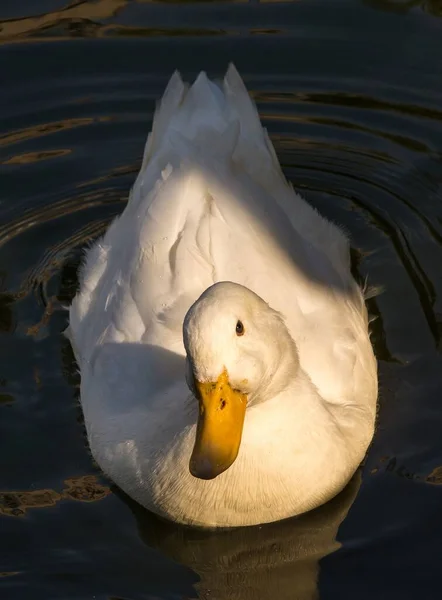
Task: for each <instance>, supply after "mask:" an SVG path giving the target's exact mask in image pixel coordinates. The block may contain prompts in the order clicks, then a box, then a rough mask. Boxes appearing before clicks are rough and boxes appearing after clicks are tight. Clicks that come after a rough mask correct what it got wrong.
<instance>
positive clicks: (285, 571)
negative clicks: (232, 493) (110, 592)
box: [126, 472, 361, 600]
mask: <svg viewBox="0 0 442 600" xmlns="http://www.w3.org/2000/svg"><path fill="white" fill-rule="evenodd" d="M360 483H361V476H360V472H357V473H356V475H355V476H354V477H353V479H352V480H351V482H350V483H349V485H348V486H347V487H346V488H345V489H344V490H343V492H341V494H339V496H337V497H336V498H334V499H333V500H332V501H331V502H329V503H328V504H326V505H324V506H322V507H320V508H318V509H317V510H315V511H313V512H311V513H309V514H306V515H303V516H301V517H299V518H295V519H288V520H286V521H280V522H279V523H271V524H269V525H263V526H261V527H245V528H239V529H232V530H224V531H219V532H211V531H202V530H194V529H191V528H186V527H180V526H176V525H174V524H172V523H169V522H166V521H162V520H160V519H158V518H157V517H156V516H154V515H151V514H150V513H148V512H147V511H145V510H144V509H142V508H141V507H140V506H138V505H137V504H135V503H134V502H132V501H131V500H127V499H126V502H128V504H129V505H130V507H131V509H132V511H133V512H134V514H135V516H136V519H137V523H138V528H139V531H140V535H141V537H142V539H143V540H144V541H145V542H146V543H147V544H148V545H149V546H153V547H154V548H157V549H159V550H161V552H163V553H164V554H165V555H166V556H168V557H170V558H172V559H173V560H175V561H177V562H179V563H181V564H183V565H185V566H187V567H190V568H191V569H192V570H194V571H195V572H196V573H197V574H198V575H199V576H200V578H201V581H200V582H199V583H198V584H197V586H196V588H197V591H198V595H199V597H200V598H211V599H213V600H314V599H316V598H318V597H319V595H318V591H317V580H318V574H319V560H320V559H321V558H322V557H324V556H326V555H327V554H329V553H331V552H333V551H335V550H337V549H338V548H339V547H340V544H339V543H338V542H337V541H336V535H337V532H338V527H339V525H340V524H341V522H342V521H343V519H344V518H345V516H346V515H347V512H348V510H349V509H350V506H351V504H352V503H353V501H354V499H355V497H356V494H357V492H358V489H359V486H360Z"/></svg>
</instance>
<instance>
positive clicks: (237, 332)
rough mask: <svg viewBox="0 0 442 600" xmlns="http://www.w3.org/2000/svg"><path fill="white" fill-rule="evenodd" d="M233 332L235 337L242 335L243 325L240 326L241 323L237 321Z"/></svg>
mask: <svg viewBox="0 0 442 600" xmlns="http://www.w3.org/2000/svg"><path fill="white" fill-rule="evenodd" d="M235 331H236V335H244V325H243V324H242V321H237V323H236V329H235Z"/></svg>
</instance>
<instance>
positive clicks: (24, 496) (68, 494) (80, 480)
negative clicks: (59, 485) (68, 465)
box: [0, 475, 110, 517]
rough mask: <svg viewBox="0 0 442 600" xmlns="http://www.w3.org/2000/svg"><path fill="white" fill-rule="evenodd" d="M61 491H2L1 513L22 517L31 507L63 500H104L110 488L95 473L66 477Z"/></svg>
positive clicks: (0, 500)
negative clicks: (98, 479) (99, 480)
mask: <svg viewBox="0 0 442 600" xmlns="http://www.w3.org/2000/svg"><path fill="white" fill-rule="evenodd" d="M64 483H65V488H64V489H63V490H62V491H61V492H56V491H55V490H50V489H47V490H32V491H27V492H13V491H7V492H2V491H0V514H3V515H6V516H8V517H22V516H23V515H25V514H26V512H27V511H28V510H29V509H31V508H47V507H50V506H55V504H57V502H60V501H61V500H77V501H79V502H95V501H96V500H102V499H103V498H105V497H106V496H107V495H108V494H110V489H109V488H108V487H107V486H104V485H102V484H101V483H99V482H98V481H97V478H96V477H94V476H93V475H86V476H84V477H71V478H70V479H66V481H65V482H64Z"/></svg>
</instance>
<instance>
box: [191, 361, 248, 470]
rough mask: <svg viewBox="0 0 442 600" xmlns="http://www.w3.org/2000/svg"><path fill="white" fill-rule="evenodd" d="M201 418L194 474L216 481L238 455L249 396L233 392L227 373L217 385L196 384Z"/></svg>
mask: <svg viewBox="0 0 442 600" xmlns="http://www.w3.org/2000/svg"><path fill="white" fill-rule="evenodd" d="M195 385H196V389H197V395H198V400H199V408H200V410H199V417H198V424H197V430H196V440H195V446H194V448H193V452H192V456H191V458H190V465H189V467H190V472H191V473H192V475H193V476H194V477H198V478H199V479H214V478H215V477H216V476H217V475H220V474H221V473H222V472H223V471H225V470H226V469H228V468H229V467H230V466H231V465H232V464H233V462H234V461H235V459H236V457H237V456H238V451H239V446H240V443H241V436H242V430H243V425H244V417H245V414H246V405H247V396H246V394H242V393H241V392H238V391H236V390H233V389H232V388H231V386H230V383H229V377H228V375H227V372H226V371H225V370H224V371H223V372H222V373H221V375H220V376H219V377H218V379H217V380H216V382H214V383H212V382H209V383H201V382H200V381H196V382H195Z"/></svg>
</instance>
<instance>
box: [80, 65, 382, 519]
mask: <svg viewBox="0 0 442 600" xmlns="http://www.w3.org/2000/svg"><path fill="white" fill-rule="evenodd" d="M219 282H234V283H235V284H240V286H243V287H239V286H235V285H233V284H228V283H224V284H219ZM216 283H218V284H219V285H216V286H215V287H211V286H213V284H216ZM207 288H211V289H210V290H209V291H208V292H207V293H206V294H205V295H204V297H203V298H204V299H205V300H204V304H203V303H202V300H200V301H199V303H198V302H197V303H196V304H195V306H194V307H193V308H192V311H191V312H190V313H188V311H189V309H190V307H191V306H192V305H193V304H194V303H195V302H196V301H197V300H198V298H199V297H200V296H201V294H203V292H205V290H207ZM249 290H251V291H249ZM251 292H254V294H252V293H251ZM255 294H257V295H258V296H259V298H258V299H256V296H255ZM261 299H262V300H263V301H264V302H262V300H261ZM267 304H268V306H267ZM202 307H204V310H202ZM186 314H187V315H188V318H187V319H186V324H185V326H184V338H185V339H186V346H187V348H188V350H189V352H190V353H191V355H190V356H189V357H188V359H189V360H188V366H187V370H188V373H187V375H188V378H189V373H190V379H192V374H193V376H194V377H195V380H200V381H212V380H216V378H217V376H218V375H219V371H220V369H223V368H224V369H226V370H227V372H228V373H229V377H230V381H231V383H232V386H234V387H235V388H237V389H240V388H241V386H243V388H241V392H243V393H246V394H247V397H248V406H247V410H246V415H245V421H244V429H243V432H242V441H241V445H240V449H239V454H238V457H237V459H236V460H235V462H233V464H232V465H231V466H230V467H229V468H228V469H227V470H225V471H224V472H223V473H221V474H220V475H218V476H217V477H216V478H215V479H212V480H210V481H205V480H202V479H198V478H196V477H194V476H192V475H191V473H190V471H189V460H190V456H191V453H192V448H193V445H194V441H195V429H196V420H197V416H198V401H197V399H196V398H195V396H194V395H193V393H192V392H191V391H190V390H189V387H188V386H187V383H186V377H185V373H186V365H185V363H186V360H185V357H186V351H185V348H184V345H183V323H184V322H185V317H186ZM189 315H190V316H192V315H193V317H192V318H190V316H189ZM195 315H196V316H195ZM238 319H242V320H243V321H244V324H245V334H244V335H243V336H242V337H241V338H238V337H237V336H235V331H234V328H235V323H236V322H237V320H238ZM68 334H69V337H70V339H71V340H72V345H73V347H74V351H75V354H76V357H77V360H78V363H79V366H80V369H81V376H82V380H81V402H82V406H83V411H84V416H85V423H86V428H87V433H88V439H89V443H90V447H91V450H92V453H93V455H94V457H95V459H96V460H97V462H98V463H99V465H100V466H101V468H102V469H103V470H104V471H105V472H106V473H107V474H108V475H109V476H110V477H111V478H112V479H113V480H114V481H115V482H116V483H117V484H118V485H119V486H120V487H121V488H122V489H123V490H124V491H125V492H126V493H128V494H129V495H130V496H132V497H133V498H134V499H136V500H137V501H138V502H140V503H141V504H143V505H144V506H146V507H147V508H148V509H150V510H152V511H154V512H156V513H157V514H159V515H162V516H164V517H167V518H169V519H172V520H175V521H178V522H183V523H189V524H194V525H204V526H237V525H252V524H257V523H263V522H269V521H274V520H278V519H282V518H285V517H288V516H291V515H295V514H299V513H301V512H304V511H306V510H309V509H311V508H314V507H315V506H317V505H319V504H321V503H323V502H325V501H327V500H328V499H329V498H331V497H332V496H334V495H335V494H336V493H337V492H338V491H340V490H341V489H342V488H343V487H344V485H345V484H346V482H347V481H348V479H349V478H350V477H351V475H352V474H353V472H354V471H355V469H356V468H357V466H358V464H359V463H360V461H361V460H362V458H363V456H364V453H365V451H366V449H367V447H368V445H369V443H370V441H371V438H372V435H373V430H374V421H375V414H376V399H377V369H376V361H375V358H374V355H373V351H372V347H371V344H370V340H369V335H368V322H367V312H366V308H365V304H364V298H363V295H362V293H361V291H360V289H359V287H358V286H357V285H356V283H355V281H354V279H353V278H352V275H351V273H350V262H349V246H348V241H347V238H346V237H345V235H344V234H343V233H342V232H341V231H340V230H339V229H338V228H337V227H336V226H335V225H333V224H331V223H330V222H328V221H326V220H325V219H324V218H323V217H321V216H320V215H319V214H318V213H317V212H316V211H315V210H314V209H313V208H312V207H310V206H309V205H308V204H307V203H306V202H305V201H304V200H303V199H302V198H301V197H300V196H299V195H298V194H296V193H295V192H294V191H293V189H292V187H291V186H290V185H289V184H288V183H287V181H286V180H285V178H284V176H283V174H282V172H281V169H280V166H279V163H278V160H277V158H276V155H275V152H274V149H273V147H272V145H271V143H270V141H269V138H268V136H267V134H266V132H265V131H264V130H263V129H262V127H261V124H260V121H259V117H258V114H257V111H256V109H255V107H254V105H253V103H252V101H251V100H250V98H249V95H248V93H247V90H246V88H245V87H244V84H243V82H242V80H241V78H240V76H239V74H238V73H237V71H236V70H235V69H234V67H233V66H231V67H230V68H229V70H228V72H227V74H226V77H225V79H224V81H223V83H222V84H219V85H218V84H215V83H213V82H211V81H209V80H208V78H207V77H206V75H205V74H204V73H201V74H200V75H199V76H198V78H197V80H196V81H195V83H194V84H193V85H192V86H191V87H188V86H187V85H186V84H184V83H183V82H182V80H181V78H180V76H179V75H178V74H177V73H175V74H174V75H173V77H172V78H171V80H170V82H169V85H168V87H167V89H166V92H165V94H164V96H163V99H162V101H161V103H160V105H159V107H158V109H157V112H156V114H155V118H154V123H153V130H152V133H151V134H150V135H149V137H148V140H147V144H146V148H145V153H144V158H143V164H142V167H141V170H140V173H139V175H138V177H137V180H136V182H135V184H134V187H133V189H132V191H131V194H130V198H129V202H128V204H127V206H126V208H125V210H124V212H123V213H122V215H121V216H120V217H119V218H117V219H115V221H114V222H113V223H112V225H111V226H110V227H109V229H108V231H107V233H106V234H105V235H104V237H103V238H102V239H100V240H98V241H97V242H96V243H95V244H94V245H93V246H92V247H91V248H90V249H89V250H88V251H87V253H86V258H85V262H84V265H83V266H82V268H81V272H80V290H79V292H78V294H77V296H76V297H75V299H74V301H73V303H72V306H71V308H70V327H69V332H68ZM239 374H240V375H241V378H240V379H238V377H240V375H239ZM245 381H247V383H244V382H245ZM241 382H243V383H241ZM190 387H191V388H192V389H194V388H193V386H192V381H190Z"/></svg>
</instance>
